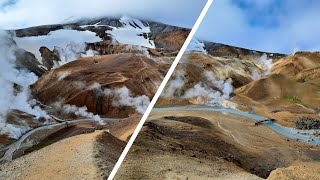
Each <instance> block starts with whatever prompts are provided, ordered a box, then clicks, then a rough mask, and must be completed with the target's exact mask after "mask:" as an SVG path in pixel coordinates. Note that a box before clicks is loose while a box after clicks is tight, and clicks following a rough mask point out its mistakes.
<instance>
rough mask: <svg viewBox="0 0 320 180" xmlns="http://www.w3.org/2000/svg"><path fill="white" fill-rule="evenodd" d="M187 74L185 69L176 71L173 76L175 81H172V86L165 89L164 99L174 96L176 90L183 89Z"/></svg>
mask: <svg viewBox="0 0 320 180" xmlns="http://www.w3.org/2000/svg"><path fill="white" fill-rule="evenodd" d="M184 76H185V72H184V70H183V69H178V70H176V71H174V74H173V75H172V76H171V77H172V78H173V79H172V80H171V82H170V84H169V85H168V86H167V87H166V88H165V89H164V91H163V92H162V93H161V96H162V97H165V98H170V97H173V96H174V93H175V92H176V90H178V89H180V88H182V87H183V85H184V84H185V77H184Z"/></svg>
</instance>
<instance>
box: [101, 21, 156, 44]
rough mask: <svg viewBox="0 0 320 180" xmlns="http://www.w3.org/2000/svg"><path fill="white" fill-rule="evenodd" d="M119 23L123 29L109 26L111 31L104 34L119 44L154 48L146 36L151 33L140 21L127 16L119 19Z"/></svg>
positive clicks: (151, 41)
mask: <svg viewBox="0 0 320 180" xmlns="http://www.w3.org/2000/svg"><path fill="white" fill-rule="evenodd" d="M120 23H121V24H122V25H123V27H112V26H110V27H111V28H112V30H107V31H106V33H109V34H111V36H112V38H113V40H115V41H116V42H118V43H121V44H131V45H139V46H144V47H148V48H156V47H155V44H154V42H153V40H150V38H149V35H148V33H150V32H151V31H150V27H149V26H145V25H144V24H143V23H142V22H141V21H140V20H138V19H135V18H132V17H129V16H123V17H121V18H120ZM144 36H146V38H145V37H144Z"/></svg>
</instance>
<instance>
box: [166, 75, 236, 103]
mask: <svg viewBox="0 0 320 180" xmlns="http://www.w3.org/2000/svg"><path fill="white" fill-rule="evenodd" d="M203 76H204V78H205V79H206V81H207V82H209V85H206V84H205V83H204V82H199V83H197V84H196V85H194V86H193V87H192V88H190V89H187V90H186V91H185V93H184V94H183V95H182V96H180V97H175V92H176V91H177V90H179V89H181V88H183V86H184V85H185V83H186V82H185V81H186V79H185V72H184V71H183V70H182V69H179V70H177V71H176V72H175V74H174V75H173V76H172V77H173V79H172V80H171V82H170V84H169V85H168V86H167V87H166V89H165V90H164V91H163V93H162V95H161V96H162V97H164V98H181V99H193V98H199V99H201V101H202V102H201V103H203V104H220V102H221V101H222V100H225V99H229V98H230V94H231V93H232V92H233V86H232V79H231V78H229V79H227V80H221V79H218V78H217V77H216V76H215V75H214V73H213V72H211V71H205V72H204V73H203ZM213 87H214V88H213Z"/></svg>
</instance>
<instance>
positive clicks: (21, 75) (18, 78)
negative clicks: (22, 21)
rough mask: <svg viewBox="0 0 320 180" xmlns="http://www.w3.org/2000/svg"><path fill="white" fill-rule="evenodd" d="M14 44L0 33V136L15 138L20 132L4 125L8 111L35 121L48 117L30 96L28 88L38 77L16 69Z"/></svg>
mask: <svg viewBox="0 0 320 180" xmlns="http://www.w3.org/2000/svg"><path fill="white" fill-rule="evenodd" d="M16 50H17V49H16V46H15V44H14V43H13V42H12V41H11V35H9V34H8V33H7V32H5V31H0V58H1V59H0V61H1V66H0V84H1V86H0V97H1V100H0V134H5V133H6V134H8V135H9V136H10V137H12V138H17V137H18V136H19V134H21V133H22V132H20V131H19V130H18V129H17V128H14V127H13V126H9V125H7V124H6V117H7V115H8V113H9V111H10V110H12V109H17V110H20V111H23V112H26V113H28V114H31V115H34V116H35V118H36V119H38V118H40V117H45V118H48V117H49V116H48V115H47V113H46V112H45V111H43V110H42V109H41V108H40V107H39V106H35V105H34V104H33V103H31V102H32V99H31V96H30V90H29V86H30V85H31V84H33V83H34V82H35V81H36V80H37V79H38V77H37V76H36V75H35V74H34V73H32V72H29V71H28V70H24V69H17V68H16V65H15V62H16V56H15V51H16Z"/></svg>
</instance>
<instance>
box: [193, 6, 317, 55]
mask: <svg viewBox="0 0 320 180" xmlns="http://www.w3.org/2000/svg"><path fill="white" fill-rule="evenodd" d="M319 16H320V1H318V0H303V1H302V0H214V2H213V4H212V6H211V7H210V9H209V11H208V13H207V14H206V16H205V18H204V20H203V22H202V23H201V25H200V27H199V29H198V31H197V33H196V36H197V37H198V38H199V39H202V40H209V41H213V42H220V43H224V44H229V45H234V46H240V47H244V48H250V49H255V50H262V51H269V52H281V53H292V52H294V51H297V50H309V51H317V50H318V51H319V50H320V20H319Z"/></svg>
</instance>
